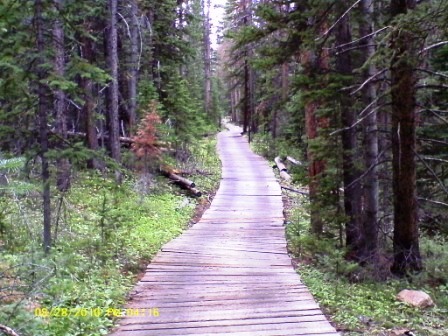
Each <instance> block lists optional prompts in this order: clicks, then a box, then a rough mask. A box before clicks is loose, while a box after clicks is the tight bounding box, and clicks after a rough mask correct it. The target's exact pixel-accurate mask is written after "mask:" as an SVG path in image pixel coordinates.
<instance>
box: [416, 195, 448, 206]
mask: <svg viewBox="0 0 448 336" xmlns="http://www.w3.org/2000/svg"><path fill="white" fill-rule="evenodd" d="M417 199H418V200H419V201H425V202H429V203H433V204H437V205H443V206H446V207H448V204H447V203H444V202H440V201H434V200H430V199H427V198H423V197H418V198H417Z"/></svg>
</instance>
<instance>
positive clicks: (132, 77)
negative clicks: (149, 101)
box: [128, 0, 139, 136]
mask: <svg viewBox="0 0 448 336" xmlns="http://www.w3.org/2000/svg"><path fill="white" fill-rule="evenodd" d="M130 9H131V12H130V16H131V20H130V22H131V24H130V27H129V30H130V33H131V38H130V43H131V50H130V55H129V79H128V91H129V92H128V94H129V97H128V99H129V102H128V119H129V125H128V126H129V136H133V135H134V133H135V127H136V119H137V83H138V75H139V72H138V70H139V64H138V63H139V59H138V58H139V55H138V52H139V45H138V40H139V22H138V5H137V0H131V1H130Z"/></svg>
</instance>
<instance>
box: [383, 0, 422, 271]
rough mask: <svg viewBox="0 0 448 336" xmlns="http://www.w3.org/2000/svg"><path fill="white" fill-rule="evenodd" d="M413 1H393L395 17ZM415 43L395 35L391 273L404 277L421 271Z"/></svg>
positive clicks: (405, 34)
mask: <svg viewBox="0 0 448 336" xmlns="http://www.w3.org/2000/svg"><path fill="white" fill-rule="evenodd" d="M411 2H412V1H408V2H406V1H400V0H392V1H391V12H392V16H393V17H395V16H397V15H400V14H404V13H406V12H407V11H408V10H409V9H412V8H413V5H412V4H410V3H411ZM415 43H416V42H415V41H414V39H413V36H412V35H411V33H410V32H409V31H406V30H405V29H397V30H395V31H394V32H393V34H392V41H391V49H392V50H393V51H394V54H393V57H392V59H391V66H390V72H391V80H392V87H391V96H392V155H393V158H392V170H393V191H394V239H393V241H394V244H393V245H394V263H393V265H392V272H393V273H394V274H397V275H400V276H403V275H405V274H406V273H407V272H409V271H411V272H412V271H420V270H421V269H422V260H421V256H420V248H419V240H418V219H417V209H418V206H417V201H416V199H417V192H416V164H415V149H416V111H415V108H416V100H415V94H416V89H415V84H416V77H415V74H414V62H413V61H415V57H416V56H415V55H416V54H417V52H416V48H415Z"/></svg>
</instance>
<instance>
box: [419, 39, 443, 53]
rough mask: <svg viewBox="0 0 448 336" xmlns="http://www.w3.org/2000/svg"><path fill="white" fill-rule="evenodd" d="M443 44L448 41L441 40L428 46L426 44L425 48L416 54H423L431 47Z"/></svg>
mask: <svg viewBox="0 0 448 336" xmlns="http://www.w3.org/2000/svg"><path fill="white" fill-rule="evenodd" d="M445 44H448V41H442V42H438V43H434V44H431V45H430V46H427V47H426V48H423V49H422V50H421V51H420V52H419V53H418V54H419V55H420V54H423V53H424V52H426V51H428V50H431V49H434V48H437V47H441V46H443V45H445Z"/></svg>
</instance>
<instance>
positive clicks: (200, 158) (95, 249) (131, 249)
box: [0, 138, 220, 336]
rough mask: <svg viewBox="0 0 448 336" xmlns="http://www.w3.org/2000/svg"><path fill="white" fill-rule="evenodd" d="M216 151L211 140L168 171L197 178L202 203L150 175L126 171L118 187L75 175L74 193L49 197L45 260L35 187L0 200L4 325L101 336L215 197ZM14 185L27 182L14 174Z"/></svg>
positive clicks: (31, 331) (47, 335) (37, 333)
mask: <svg viewBox="0 0 448 336" xmlns="http://www.w3.org/2000/svg"><path fill="white" fill-rule="evenodd" d="M215 147H216V140H214V139H212V138H207V139H204V140H202V141H200V142H199V143H196V144H195V146H191V148H188V150H187V151H185V153H186V154H187V155H184V156H183V158H182V160H181V161H179V162H174V161H173V162H172V163H173V164H174V163H176V164H178V168H180V169H183V170H188V171H189V172H191V174H193V175H192V176H190V177H189V178H191V179H193V180H194V181H195V183H196V185H197V186H198V188H199V189H200V190H201V191H202V193H203V195H204V196H202V197H201V198H191V197H189V196H188V195H187V194H186V193H184V192H182V191H180V189H179V188H178V187H177V186H175V185H173V184H171V183H169V181H168V180H167V179H165V178H163V177H160V176H157V174H155V173H154V174H151V173H145V174H138V175H137V174H134V173H131V172H130V171H127V172H126V173H125V175H124V176H125V178H124V181H123V183H122V184H121V185H117V184H116V182H115V179H114V176H113V173H111V174H107V173H104V174H102V173H98V172H94V171H85V170H80V171H79V172H77V173H76V174H75V175H74V179H73V185H72V188H71V189H70V191H68V192H66V193H60V192H57V191H56V190H53V195H54V196H53V199H52V206H53V212H54V214H55V215H54V218H53V221H54V223H53V232H52V234H53V242H54V246H53V248H52V250H51V252H50V254H49V255H48V256H45V255H44V253H43V252H42V246H41V237H40V235H41V232H42V228H41V226H42V222H41V213H40V211H41V203H40V202H41V199H40V194H39V192H38V191H37V190H38V187H37V185H38V182H36V181H34V179H33V178H31V179H30V180H27V181H26V184H27V188H25V190H24V191H22V192H21V191H19V190H17V189H16V190H15V191H14V192H13V193H11V192H10V191H7V192H3V193H2V194H0V204H1V205H0V229H1V230H0V260H1V261H0V302H1V304H0V321H1V322H0V323H1V324H4V325H7V326H9V327H11V328H13V329H14V330H15V331H16V332H17V333H18V334H19V335H21V336H41V335H42V336H51V335H55V336H58V335H65V336H75V335H79V336H81V335H83V336H85V335H90V336H95V335H106V334H107V333H108V331H109V330H110V328H111V327H113V325H114V323H115V322H116V320H117V317H119V316H120V315H121V314H122V311H123V310H122V307H123V304H124V303H125V301H126V298H127V295H128V292H129V291H130V289H131V288H132V286H133V285H134V283H135V282H136V280H137V278H138V276H139V274H140V273H141V272H142V271H143V270H144V268H145V267H146V265H147V263H148V262H149V261H150V260H151V258H152V257H153V256H154V255H155V254H156V253H157V251H158V250H159V249H160V247H161V246H162V245H163V244H164V243H166V242H168V241H169V240H171V239H173V238H174V237H176V236H177V235H179V234H180V233H181V232H182V231H183V230H184V229H185V228H187V227H188V226H189V224H190V221H191V220H192V218H193V216H194V214H195V209H197V208H203V207H204V203H208V202H209V199H208V197H209V195H211V194H213V192H214V190H216V188H217V186H218V184H219V178H220V162H219V159H218V157H217V153H216V150H215ZM185 153H184V154H185ZM10 178H13V179H15V180H16V181H20V179H22V180H23V176H21V175H20V173H16V174H14V176H10ZM23 181H25V180H23ZM23 183H25V182H23ZM34 185H36V187H35V188H34V187H33V186H34ZM0 333H1V332H0Z"/></svg>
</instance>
